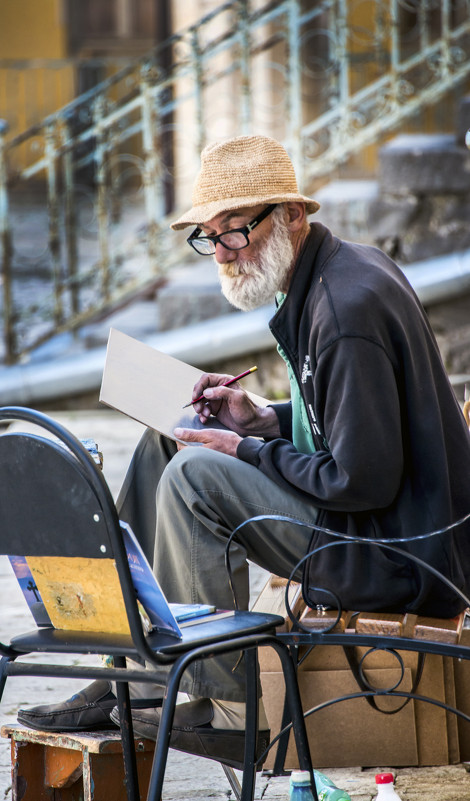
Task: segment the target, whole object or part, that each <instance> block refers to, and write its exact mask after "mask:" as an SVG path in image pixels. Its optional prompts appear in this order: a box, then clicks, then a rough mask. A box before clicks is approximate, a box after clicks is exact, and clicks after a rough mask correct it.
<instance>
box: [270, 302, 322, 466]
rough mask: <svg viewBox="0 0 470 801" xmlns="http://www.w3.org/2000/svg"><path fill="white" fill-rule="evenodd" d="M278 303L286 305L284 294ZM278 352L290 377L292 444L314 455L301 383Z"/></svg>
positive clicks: (299, 449) (303, 451)
mask: <svg viewBox="0 0 470 801" xmlns="http://www.w3.org/2000/svg"><path fill="white" fill-rule="evenodd" d="M276 298H277V302H278V303H279V305H280V306H281V305H282V303H284V300H285V298H286V296H285V295H284V294H283V293H282V292H278V293H277V295H276ZM277 350H278V353H279V355H280V356H282V358H283V359H284V361H285V363H286V367H287V375H288V376H289V384H290V397H291V404H292V442H293V443H294V446H295V448H296V450H298V451H299V452H300V453H314V452H315V445H314V442H313V437H312V431H311V428H310V423H309V419H308V414H307V409H306V408H305V401H304V399H303V397H302V393H301V391H300V387H299V383H298V381H297V378H296V377H295V374H294V371H293V369H292V366H291V363H290V361H289V359H288V358H287V356H286V354H285V353H284V351H283V350H282V348H281V346H280V345H279V344H278V346H277Z"/></svg>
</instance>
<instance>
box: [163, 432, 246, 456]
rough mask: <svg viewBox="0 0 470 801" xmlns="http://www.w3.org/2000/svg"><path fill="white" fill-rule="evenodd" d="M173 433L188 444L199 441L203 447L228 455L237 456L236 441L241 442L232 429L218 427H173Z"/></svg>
mask: <svg viewBox="0 0 470 801" xmlns="http://www.w3.org/2000/svg"><path fill="white" fill-rule="evenodd" d="M173 433H174V435H175V437H177V439H178V440H180V443H179V444H181V442H183V443H185V444H188V445H192V444H194V443H197V442H199V443H200V444H201V445H202V446H203V447H204V448H211V449H212V450H213V451H220V453H226V454H228V455H229V456H235V457H236V456H237V448H238V443H239V442H241V440H242V437H239V436H238V434H235V432H234V431H223V430H220V429H218V428H204V429H202V430H200V429H197V430H195V429H193V428H175V430H174V432H173Z"/></svg>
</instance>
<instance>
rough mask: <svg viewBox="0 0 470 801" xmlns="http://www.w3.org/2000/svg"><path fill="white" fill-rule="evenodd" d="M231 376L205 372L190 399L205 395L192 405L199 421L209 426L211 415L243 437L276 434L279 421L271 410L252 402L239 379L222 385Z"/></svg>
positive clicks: (271, 435) (277, 433)
mask: <svg viewBox="0 0 470 801" xmlns="http://www.w3.org/2000/svg"><path fill="white" fill-rule="evenodd" d="M230 378H231V376H229V375H220V374H218V373H204V374H203V375H202V376H201V378H200V379H199V381H198V382H197V384H195V386H194V389H193V398H198V397H199V396H200V395H204V398H205V400H204V401H198V403H195V404H194V406H193V408H194V411H195V412H196V414H198V415H199V420H200V421H201V423H203V424H204V425H206V424H209V425H210V417H211V415H214V416H215V417H217V419H218V420H219V421H220V422H221V423H223V424H224V425H225V426H227V428H230V430H231V431H235V432H236V433H237V434H239V435H240V436H242V437H245V436H250V435H251V436H258V437H262V436H270V437H273V436H274V437H275V436H279V423H278V419H277V416H276V413H275V412H274V410H273V409H272V408H271V407H268V408H263V407H261V406H257V405H256V404H255V403H253V401H252V400H251V398H250V397H249V395H248V394H247V392H245V390H244V389H242V388H241V387H240V385H239V383H238V382H236V383H235V384H231V385H230V386H229V387H225V386H223V384H224V383H225V382H226V381H228V380H229V379H230Z"/></svg>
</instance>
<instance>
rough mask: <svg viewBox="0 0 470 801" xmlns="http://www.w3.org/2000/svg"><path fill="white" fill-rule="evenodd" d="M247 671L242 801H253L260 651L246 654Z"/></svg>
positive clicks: (255, 650) (255, 649)
mask: <svg viewBox="0 0 470 801" xmlns="http://www.w3.org/2000/svg"><path fill="white" fill-rule="evenodd" d="M244 659H245V670H246V722H245V754H244V764H243V780H242V791H241V797H240V798H241V801H253V798H254V795H255V784H256V745H257V742H258V711H259V710H258V707H259V693H258V649H257V648H247V649H246V651H245V652H244Z"/></svg>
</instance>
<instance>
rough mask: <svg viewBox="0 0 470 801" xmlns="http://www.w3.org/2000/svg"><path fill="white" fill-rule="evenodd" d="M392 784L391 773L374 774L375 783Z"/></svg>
mask: <svg viewBox="0 0 470 801" xmlns="http://www.w3.org/2000/svg"><path fill="white" fill-rule="evenodd" d="M390 782H392V784H393V773H377V774H376V776H375V783H376V784H390Z"/></svg>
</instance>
